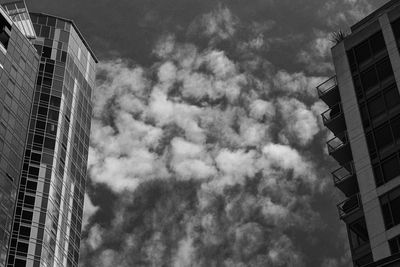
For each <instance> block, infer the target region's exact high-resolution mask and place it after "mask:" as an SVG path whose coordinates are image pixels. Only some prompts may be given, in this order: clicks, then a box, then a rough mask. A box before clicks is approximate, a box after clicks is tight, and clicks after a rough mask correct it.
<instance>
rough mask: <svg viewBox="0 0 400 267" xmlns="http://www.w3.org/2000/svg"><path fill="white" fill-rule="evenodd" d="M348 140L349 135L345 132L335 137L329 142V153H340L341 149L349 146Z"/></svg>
mask: <svg viewBox="0 0 400 267" xmlns="http://www.w3.org/2000/svg"><path fill="white" fill-rule="evenodd" d="M347 141H348V138H347V133H346V132H343V133H341V134H340V135H338V136H335V137H334V138H332V139H331V140H329V141H328V142H327V145H328V151H329V154H332V153H334V152H335V151H338V150H339V149H340V148H342V147H344V146H345V145H347V143H348V142H347Z"/></svg>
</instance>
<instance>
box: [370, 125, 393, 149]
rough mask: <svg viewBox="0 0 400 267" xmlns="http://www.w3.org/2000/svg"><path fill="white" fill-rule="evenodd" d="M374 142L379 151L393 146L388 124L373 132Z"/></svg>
mask: <svg viewBox="0 0 400 267" xmlns="http://www.w3.org/2000/svg"><path fill="white" fill-rule="evenodd" d="M374 132H375V142H376V146H377V148H378V149H379V150H382V149H384V148H386V147H388V146H390V145H391V144H393V137H392V131H391V129H390V125H389V123H385V124H384V125H383V126H381V127H380V128H379V129H377V130H375V131H374Z"/></svg>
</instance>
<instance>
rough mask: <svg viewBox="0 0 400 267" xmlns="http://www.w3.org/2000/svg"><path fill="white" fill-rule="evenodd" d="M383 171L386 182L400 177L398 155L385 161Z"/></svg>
mask: <svg viewBox="0 0 400 267" xmlns="http://www.w3.org/2000/svg"><path fill="white" fill-rule="evenodd" d="M382 171H383V177H384V179H385V181H390V180H391V179H393V178H395V177H396V176H398V175H400V164H399V160H398V158H397V155H396V156H394V157H392V158H389V159H387V160H385V161H384V162H383V163H382ZM399 210H400V209H399Z"/></svg>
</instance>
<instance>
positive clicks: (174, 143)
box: [82, 7, 324, 267]
mask: <svg viewBox="0 0 400 267" xmlns="http://www.w3.org/2000/svg"><path fill="white" fill-rule="evenodd" d="M204 18H207V19H208V20H210V21H208V22H207V23H206V22H205V21H203V19H204ZM201 21H202V24H201V25H202V28H201V29H202V30H203V31H202V33H203V34H205V35H206V36H208V37H207V38H209V39H213V38H219V39H221V40H222V39H224V38H225V39H227V38H230V36H232V35H234V34H235V33H236V27H237V23H239V22H238V21H237V20H236V19H235V17H234V16H233V15H232V13H231V11H230V10H229V9H227V8H223V7H219V8H218V9H217V10H215V11H213V12H211V13H208V14H205V15H204V16H201ZM260 27H261V26H260ZM271 27H272V26H271ZM264 30H265V31H267V30H268V29H264ZM247 41H250V43H251V40H247ZM259 41H260V44H261V40H259ZM255 45H256V44H255ZM254 48H256V47H254ZM321 49H322V48H321ZM321 51H322V50H321ZM153 52H154V55H155V56H156V62H154V63H153V64H152V65H151V66H149V67H144V66H140V65H136V64H134V63H132V62H127V61H124V60H112V61H106V62H103V63H101V64H100V65H99V75H98V86H97V88H96V90H95V95H94V118H93V124H92V139H91V143H90V146H91V148H90V154H89V167H90V169H89V172H90V179H91V182H92V184H93V186H98V185H99V184H102V185H103V186H106V188H107V190H111V191H113V193H114V194H115V195H116V196H117V199H115V200H113V201H114V205H113V206H114V207H116V208H115V209H114V211H115V214H114V215H113V218H110V219H109V221H111V222H109V223H108V224H107V225H102V224H99V223H96V222H91V224H89V225H90V228H89V229H87V236H86V238H85V240H84V241H83V246H82V247H83V248H82V251H83V255H84V256H83V259H82V264H83V265H84V266H89V267H90V266H95V265H98V266H105V265H106V264H108V265H114V266H123V267H125V266H161V265H163V264H165V265H167V266H178V267H180V266H205V265H211V266H286V265H287V264H289V266H305V260H304V255H303V251H302V248H301V245H300V244H299V242H298V240H296V238H295V237H294V236H292V235H290V234H288V233H290V232H299V233H306V234H309V233H311V232H312V231H314V230H315V229H316V228H318V227H323V226H321V225H322V224H321V223H320V218H319V216H318V214H317V213H316V212H315V211H314V209H313V207H312V204H311V200H310V199H311V197H312V196H313V195H314V194H316V193H318V190H319V185H320V184H321V183H322V181H319V180H318V179H317V176H318V173H317V169H316V168H315V166H314V164H313V155H310V154H309V153H308V152H307V150H308V149H309V146H310V145H311V144H312V143H313V141H314V139H315V137H316V136H317V134H318V133H319V131H320V126H321V125H320V124H319V122H318V119H317V112H319V110H320V109H321V103H319V102H317V99H316V97H315V93H313V90H314V89H313V87H314V86H315V85H316V84H317V83H318V82H319V81H321V80H322V79H324V77H319V76H308V75H307V74H306V73H303V72H289V71H287V70H284V69H281V70H279V71H275V70H274V68H273V67H271V66H270V63H268V62H267V61H265V60H263V59H261V58H256V56H255V54H249V57H250V58H251V59H254V60H256V61H258V62H261V63H260V65H263V66H264V67H263V68H265V69H268V74H266V75H261V76H260V75H258V74H257V73H255V72H256V71H257V70H259V69H257V70H256V69H253V68H249V67H248V64H247V62H243V61H240V60H238V59H237V58H236V57H234V56H232V55H231V54H229V53H228V52H226V51H225V50H223V49H221V48H216V47H215V46H214V45H212V44H210V45H209V46H208V47H206V48H204V49H203V48H200V47H199V46H196V45H194V44H191V43H184V42H179V41H177V39H176V37H175V36H173V35H171V34H167V35H164V36H163V37H162V38H160V39H159V41H158V43H157V44H156V46H155V48H154V50H153ZM296 98H299V99H301V100H298V99H296ZM283 139H285V140H283Z"/></svg>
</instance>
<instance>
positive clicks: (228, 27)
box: [189, 5, 239, 42]
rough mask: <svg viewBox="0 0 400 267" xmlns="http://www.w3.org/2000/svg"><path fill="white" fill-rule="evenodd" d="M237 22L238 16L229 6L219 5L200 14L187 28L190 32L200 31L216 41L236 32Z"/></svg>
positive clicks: (229, 36)
mask: <svg viewBox="0 0 400 267" xmlns="http://www.w3.org/2000/svg"><path fill="white" fill-rule="evenodd" d="M238 22H239V20H238V18H237V17H236V16H234V15H233V14H232V12H231V10H230V9H229V8H227V7H223V6H222V5H219V7H218V8H217V9H214V10H213V11H211V12H210V13H207V14H204V15H202V16H200V18H199V19H197V20H195V21H194V22H193V23H192V25H191V26H190V27H189V29H190V32H201V33H202V34H203V35H204V36H206V37H208V38H210V40H211V42H217V41H219V40H226V39H229V38H231V37H232V36H233V35H234V34H235V32H236V25H237V24H238Z"/></svg>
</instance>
